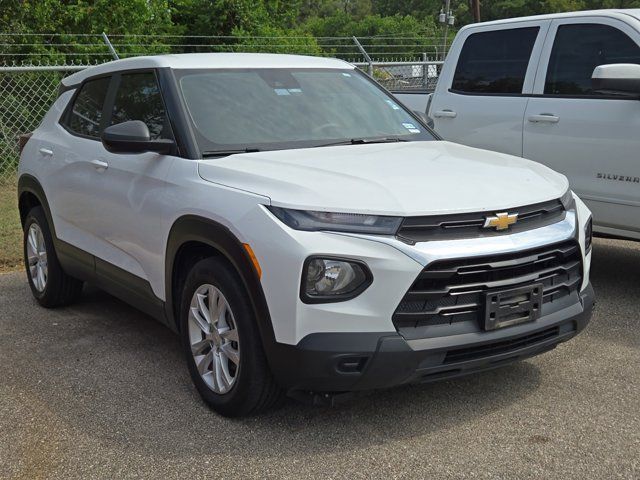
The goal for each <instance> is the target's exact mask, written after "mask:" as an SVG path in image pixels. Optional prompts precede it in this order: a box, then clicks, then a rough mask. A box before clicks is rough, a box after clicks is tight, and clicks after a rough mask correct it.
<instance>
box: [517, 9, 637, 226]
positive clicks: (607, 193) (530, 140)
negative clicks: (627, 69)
mask: <svg viewBox="0 0 640 480" xmlns="http://www.w3.org/2000/svg"><path fill="white" fill-rule="evenodd" d="M639 41H640V36H639V35H638V33H637V32H636V30H635V29H634V28H632V27H631V26H630V25H628V24H627V23H625V22H623V21H621V20H618V19H615V18H606V17H602V16H594V17H579V18H567V19H559V20H554V21H553V23H552V25H551V29H550V31H549V35H548V39H547V42H546V44H545V46H544V49H543V55H542V58H541V63H540V68H539V69H538V74H537V77H536V81H535V87H534V95H533V96H532V98H531V99H530V101H529V104H528V106H527V110H526V114H525V127H524V151H523V153H524V156H525V157H526V158H529V159H531V160H535V161H538V162H540V163H543V164H545V165H548V166H549V167H551V168H553V169H554V170H557V171H559V172H561V173H564V174H565V175H566V176H567V177H568V178H569V181H570V183H571V186H572V188H573V189H574V190H575V191H576V193H578V194H579V195H580V196H581V197H582V198H583V199H584V200H585V201H586V203H587V204H588V206H589V207H590V208H591V210H592V211H593V214H594V222H595V224H596V229H597V230H599V231H602V232H608V233H620V232H617V231H616V230H626V231H631V232H633V231H635V232H636V233H635V234H634V235H637V236H639V237H640V158H639V155H640V153H639V152H640V134H639V133H638V132H640V101H639V100H638V98H637V97H636V98H633V97H625V96H621V95H612V94H611V93H604V92H598V91H594V90H593V89H592V88H591V75H592V73H593V70H594V68H595V67H597V66H598V65H606V64H612V63H636V64H638V63H640V46H639Z"/></svg>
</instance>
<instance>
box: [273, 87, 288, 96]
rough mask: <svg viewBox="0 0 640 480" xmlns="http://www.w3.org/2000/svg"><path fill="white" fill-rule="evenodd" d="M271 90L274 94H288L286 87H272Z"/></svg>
mask: <svg viewBox="0 0 640 480" xmlns="http://www.w3.org/2000/svg"><path fill="white" fill-rule="evenodd" d="M273 91H274V92H276V95H289V90H287V89H286V88H274V89H273Z"/></svg>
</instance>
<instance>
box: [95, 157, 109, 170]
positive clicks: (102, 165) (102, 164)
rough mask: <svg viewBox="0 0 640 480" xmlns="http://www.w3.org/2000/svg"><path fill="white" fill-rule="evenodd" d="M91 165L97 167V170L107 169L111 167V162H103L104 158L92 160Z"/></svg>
mask: <svg viewBox="0 0 640 480" xmlns="http://www.w3.org/2000/svg"><path fill="white" fill-rule="evenodd" d="M91 165H93V166H94V167H96V170H106V169H107V168H109V164H108V163H107V162H103V161H102V160H97V159H96V160H91Z"/></svg>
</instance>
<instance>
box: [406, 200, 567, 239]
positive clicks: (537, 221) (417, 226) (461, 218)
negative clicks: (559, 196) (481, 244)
mask: <svg viewBox="0 0 640 480" xmlns="http://www.w3.org/2000/svg"><path fill="white" fill-rule="evenodd" d="M507 211H508V212H509V213H516V212H517V213H518V222H517V223H516V224H515V225H513V226H511V227H510V228H509V229H508V230H504V231H496V230H494V229H487V228H483V227H484V223H485V220H486V217H487V216H488V215H494V214H496V213H500V212H476V213H463V214H453V215H436V216H428V217H407V218H405V219H404V220H403V222H402V225H400V228H399V229H398V232H397V236H398V238H399V239H401V240H404V241H406V242H426V241H430V240H452V239H460V238H479V237H488V236H495V235H504V234H513V233H517V232H523V231H526V230H533V229H534V228H540V227H544V226H546V225H551V224H552V223H555V222H559V221H560V220H563V219H564V217H565V214H566V211H565V209H564V206H563V205H562V203H561V202H560V200H552V201H550V202H543V203H536V204H535V205H528V206H526V207H519V208H511V209H508V210H507Z"/></svg>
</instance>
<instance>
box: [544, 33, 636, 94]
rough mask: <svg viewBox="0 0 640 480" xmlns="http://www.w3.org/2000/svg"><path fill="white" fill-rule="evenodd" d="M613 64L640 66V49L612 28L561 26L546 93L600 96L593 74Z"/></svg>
mask: <svg viewBox="0 0 640 480" xmlns="http://www.w3.org/2000/svg"><path fill="white" fill-rule="evenodd" d="M611 63H639V64H640V47H638V45H637V44H636V43H635V42H634V41H633V40H631V38H629V37H628V36H627V35H626V34H625V33H623V32H621V31H620V30H618V29H617V28H614V27H610V26H609V25H601V24H587V23H582V24H572V25H561V26H560V27H558V32H557V33H556V38H555V40H554V42H553V48H552V50H551V56H550V58H549V67H548V68H547V78H546V81H545V86H544V93H545V94H547V95H599V93H598V92H596V91H594V90H592V89H591V75H592V74H593V70H594V69H595V68H596V67H597V66H599V65H607V64H611Z"/></svg>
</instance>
